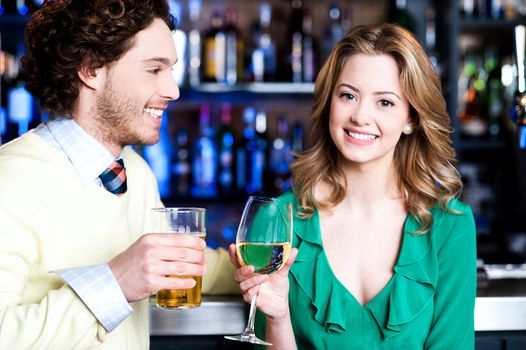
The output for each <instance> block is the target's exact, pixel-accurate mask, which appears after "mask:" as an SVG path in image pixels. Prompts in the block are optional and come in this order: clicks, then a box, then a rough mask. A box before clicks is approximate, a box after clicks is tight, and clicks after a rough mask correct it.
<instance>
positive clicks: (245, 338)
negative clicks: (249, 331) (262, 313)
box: [225, 334, 272, 346]
mask: <svg viewBox="0 0 526 350" xmlns="http://www.w3.org/2000/svg"><path fill="white" fill-rule="evenodd" d="M225 339H228V340H235V341H240V342H244V343H252V344H258V345H266V346H272V343H268V342H266V341H264V340H261V339H259V338H258V337H256V336H255V335H243V334H241V335H225Z"/></svg>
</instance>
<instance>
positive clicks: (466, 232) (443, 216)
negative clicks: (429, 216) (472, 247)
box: [431, 198, 476, 245]
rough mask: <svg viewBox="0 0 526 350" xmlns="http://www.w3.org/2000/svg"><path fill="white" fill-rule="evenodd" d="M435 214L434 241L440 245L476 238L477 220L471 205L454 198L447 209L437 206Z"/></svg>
mask: <svg viewBox="0 0 526 350" xmlns="http://www.w3.org/2000/svg"><path fill="white" fill-rule="evenodd" d="M432 213H433V221H434V222H433V228H432V229H431V231H432V232H433V236H434V241H435V242H436V243H438V244H439V245H442V244H444V243H445V242H446V241H447V240H450V239H454V240H457V239H459V238H461V237H465V238H466V239H467V240H468V241H470V240H471V238H473V239H474V237H475V236H476V227H475V219H474V216H473V212H472V210H471V207H470V205H469V204H467V203H465V202H462V201H461V200H459V199H457V198H452V199H451V200H449V202H448V203H447V206H446V208H445V209H444V208H439V207H438V206H435V208H434V210H432Z"/></svg>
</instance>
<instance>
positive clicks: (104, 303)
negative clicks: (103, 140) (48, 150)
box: [34, 119, 132, 332]
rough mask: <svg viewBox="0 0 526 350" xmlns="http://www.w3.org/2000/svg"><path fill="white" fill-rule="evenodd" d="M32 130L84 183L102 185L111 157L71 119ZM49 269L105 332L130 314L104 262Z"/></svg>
mask: <svg viewBox="0 0 526 350" xmlns="http://www.w3.org/2000/svg"><path fill="white" fill-rule="evenodd" d="M34 132H35V133H36V134H37V135H39V136H40V137H42V138H43V139H44V140H46V141H47V142H48V143H49V144H50V145H51V146H53V147H54V148H56V149H57V151H58V152H60V154H62V155H63V156H64V157H66V158H67V159H68V160H69V161H70V162H71V164H73V166H74V167H75V170H76V171H77V173H78V175H79V177H80V179H81V181H82V183H83V184H84V185H85V186H87V185H89V184H92V183H95V184H97V185H98V186H101V187H102V182H101V180H100V179H99V175H100V174H101V173H102V172H103V171H104V170H105V169H106V168H107V167H108V166H110V165H111V163H112V162H113V161H114V160H115V158H114V157H113V155H112V154H111V153H110V152H109V151H108V150H107V149H106V148H105V147H104V146H103V145H101V144H100V143H99V142H98V141H97V140H95V139H94V138H93V137H92V136H91V135H89V134H88V133H86V131H84V129H82V128H81V127H80V126H79V125H78V124H77V123H76V122H75V121H74V120H73V119H56V120H51V121H48V122H46V123H43V124H40V125H39V126H38V127H37V128H36V129H35V130H34ZM119 158H120V157H119ZM53 272H55V273H57V274H58V275H59V276H60V277H62V278H63V279H64V281H66V283H67V284H69V285H70V287H71V288H72V289H73V290H74V291H75V293H77V295H78V296H79V298H80V299H82V301H83V302H84V304H86V306H87V307H88V308H89V309H90V310H91V312H92V313H93V315H95V317H96V318H97V320H99V322H100V323H101V324H102V326H103V327H104V328H105V329H106V330H107V331H108V332H111V331H112V330H113V329H115V327H117V326H118V325H119V324H120V323H121V322H122V321H124V320H125V319H126V318H127V317H128V316H130V315H131V313H132V308H131V306H130V304H128V301H127V300H126V298H125V296H124V294H123V292H122V290H121V288H120V286H119V284H118V283H117V280H116V279H115V276H113V273H112V272H111V270H110V267H109V266H108V264H101V265H91V266H83V267H78V268H70V269H64V270H56V271H53Z"/></svg>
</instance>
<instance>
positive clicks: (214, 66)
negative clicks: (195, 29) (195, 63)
mask: <svg viewBox="0 0 526 350" xmlns="http://www.w3.org/2000/svg"><path fill="white" fill-rule="evenodd" d="M225 40H226V39H225V33H224V32H223V17H222V16H221V14H220V12H219V11H218V10H215V11H214V12H213V13H212V20H211V27H210V28H209V29H208V30H207V31H206V32H205V34H204V37H203V46H202V48H203V50H202V56H201V57H202V59H201V64H202V80H203V81H211V82H216V81H217V80H218V79H217V78H218V77H219V78H220V79H224V77H225V71H224V69H225V52H224V49H225Z"/></svg>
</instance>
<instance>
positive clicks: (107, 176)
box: [99, 159, 127, 196]
mask: <svg viewBox="0 0 526 350" xmlns="http://www.w3.org/2000/svg"><path fill="white" fill-rule="evenodd" d="M99 178H100V179H101V181H102V185H103V186H104V188H105V189H107V190H108V191H110V192H111V193H113V194H115V195H118V196H121V195H123V194H124V193H125V192H126V189H127V186H126V169H125V168H124V161H123V160H122V159H117V160H116V161H114V162H113V163H112V164H111V165H110V167H109V168H108V169H106V170H104V172H103V173H102V174H100V176H99Z"/></svg>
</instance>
